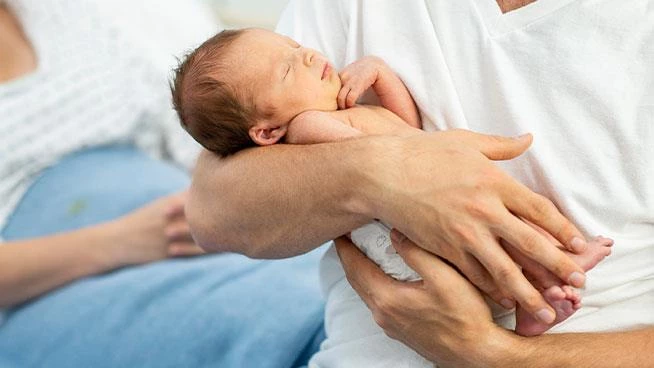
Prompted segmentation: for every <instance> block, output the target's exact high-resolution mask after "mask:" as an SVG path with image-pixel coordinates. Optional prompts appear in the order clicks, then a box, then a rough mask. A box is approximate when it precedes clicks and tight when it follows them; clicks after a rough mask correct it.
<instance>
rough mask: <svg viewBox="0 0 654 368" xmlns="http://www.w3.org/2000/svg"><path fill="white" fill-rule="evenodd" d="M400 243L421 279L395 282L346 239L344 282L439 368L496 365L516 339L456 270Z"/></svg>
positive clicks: (389, 330) (390, 331)
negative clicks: (446, 367) (348, 283)
mask: <svg viewBox="0 0 654 368" xmlns="http://www.w3.org/2000/svg"><path fill="white" fill-rule="evenodd" d="M398 234H399V233H397V232H396V231H395V230H394V231H393V233H392V235H394V238H397V235H398ZM399 240H400V241H399V242H398V241H397V239H393V245H394V246H395V247H396V249H397V251H398V253H399V254H400V255H401V256H402V258H404V260H405V261H406V263H407V264H408V265H409V266H410V267H411V268H413V269H414V270H415V271H416V272H418V274H420V276H422V278H423V280H421V281H417V282H402V281H397V280H395V279H393V278H391V277H390V276H388V275H386V274H384V273H383V271H381V269H379V267H377V265H375V264H374V263H373V262H372V261H371V260H370V259H368V258H367V257H366V256H365V255H364V254H363V253H361V252H360V251H359V250H358V249H357V248H356V247H355V246H354V245H353V244H352V243H351V242H350V240H348V239H347V238H345V237H341V238H339V239H337V240H336V250H337V251H338V255H339V257H340V258H341V262H342V264H343V268H344V269H345V273H346V275H347V279H348V281H349V282H350V284H351V285H352V287H353V288H354V289H355V290H356V291H357V293H358V294H359V295H360V296H361V298H362V299H363V301H364V302H365V303H366V305H368V308H370V310H371V311H372V314H373V316H374V319H375V321H376V322H377V323H378V324H379V325H380V326H381V327H382V329H384V332H385V333H386V334H387V335H388V336H390V337H391V338H394V339H397V340H400V341H402V342H403V343H405V344H406V345H408V346H409V347H411V348H412V349H414V350H415V351H417V352H418V353H419V354H420V355H422V356H424V357H425V358H427V359H428V360H430V361H433V362H435V363H438V364H439V366H441V365H442V366H464V367H476V366H489V365H494V364H496V363H500V361H501V359H499V356H500V355H501V354H499V353H498V352H500V351H506V349H510V347H511V344H513V343H514V342H515V341H514V340H515V339H516V338H517V337H516V336H515V335H513V334H512V333H511V332H509V331H506V330H503V329H502V328H500V327H498V326H496V325H495V324H494V323H493V321H492V318H491V314H490V310H489V308H488V306H487V305H486V303H485V302H484V300H483V298H482V297H481V294H480V293H479V291H478V290H477V289H476V288H475V287H474V286H472V284H470V283H469V282H468V281H467V280H466V279H465V278H463V277H462V276H461V275H460V274H459V273H458V272H457V271H455V270H454V269H453V268H452V267H450V266H449V265H447V264H446V263H445V262H443V261H442V260H441V259H440V258H439V257H437V256H435V255H433V254H431V253H429V252H427V251H425V250H423V249H422V248H419V247H417V246H416V245H415V244H414V243H413V242H411V241H410V240H409V239H406V238H405V237H403V236H401V239H399Z"/></svg>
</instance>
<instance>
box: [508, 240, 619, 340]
mask: <svg viewBox="0 0 654 368" xmlns="http://www.w3.org/2000/svg"><path fill="white" fill-rule="evenodd" d="M612 245H613V240H611V239H608V238H604V237H601V236H598V237H596V238H594V239H593V240H591V241H590V242H588V248H587V249H586V251H584V252H583V253H581V254H573V253H569V252H566V253H567V254H568V255H569V256H570V258H572V259H573V260H574V261H575V262H576V263H577V264H578V265H579V266H581V268H583V269H584V271H588V270H590V269H591V268H593V267H595V266H596V265H597V264H598V263H599V262H600V261H601V260H602V259H604V257H606V256H608V255H609V254H611V246H612ZM523 272H525V274H526V275H527V277H528V278H529V279H530V280H531V281H532V283H533V284H534V286H536V287H537V288H539V289H541V290H543V297H544V298H545V300H547V302H548V303H549V304H550V305H551V306H552V307H553V308H554V310H555V311H556V319H555V320H554V322H553V323H552V324H545V323H542V322H540V321H538V320H537V319H535V318H534V317H533V316H531V315H530V314H529V313H527V312H525V311H524V310H523V309H522V308H520V306H518V307H517V308H516V328H515V332H516V333H517V334H519V335H522V336H534V335H540V334H542V333H543V332H545V331H547V330H549V329H550V328H551V327H552V326H554V325H556V324H558V323H560V322H562V321H564V320H566V319H567V318H568V317H570V316H571V315H572V314H574V312H575V311H577V309H579V308H581V297H580V295H579V293H578V292H577V291H576V290H575V289H573V288H572V287H570V286H568V285H562V284H561V281H560V280H559V279H558V278H556V276H554V275H553V274H551V273H549V272H547V271H544V269H543V267H542V266H540V265H535V264H534V263H533V262H527V263H526V264H523Z"/></svg>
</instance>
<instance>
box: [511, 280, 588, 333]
mask: <svg viewBox="0 0 654 368" xmlns="http://www.w3.org/2000/svg"><path fill="white" fill-rule="evenodd" d="M543 297H544V298H545V300H546V301H547V302H548V303H549V304H550V305H551V306H552V308H554V310H555V311H556V319H555V320H554V322H553V323H551V324H547V323H543V322H541V321H539V320H537V319H536V318H534V317H533V316H532V315H531V314H529V313H527V312H526V311H525V310H524V309H522V308H520V306H518V308H516V314H515V318H516V326H515V332H516V333H517V334H518V335H522V336H536V335H540V334H542V333H543V332H545V331H547V330H549V329H550V328H552V326H554V325H556V324H557V323H560V322H562V321H564V320H566V319H567V318H568V317H570V316H571V315H573V314H574V313H575V312H576V311H577V309H579V308H581V296H580V295H579V293H578V292H577V291H576V290H575V289H573V288H572V287H570V286H568V285H564V286H552V287H550V288H549V289H547V290H545V291H544V292H543Z"/></svg>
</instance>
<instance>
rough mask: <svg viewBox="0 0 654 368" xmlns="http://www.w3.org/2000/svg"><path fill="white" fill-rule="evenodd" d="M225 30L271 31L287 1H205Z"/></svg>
mask: <svg viewBox="0 0 654 368" xmlns="http://www.w3.org/2000/svg"><path fill="white" fill-rule="evenodd" d="M205 1H207V3H208V4H209V5H210V6H211V7H212V8H213V9H214V10H215V13H216V16H217V17H218V19H219V20H220V22H222V24H223V25H225V27H227V28H242V27H252V26H256V27H262V28H268V29H273V28H274V27H275V24H277V20H278V19H279V16H280V14H281V12H282V10H283V9H284V7H285V6H286V4H287V3H288V0H205Z"/></svg>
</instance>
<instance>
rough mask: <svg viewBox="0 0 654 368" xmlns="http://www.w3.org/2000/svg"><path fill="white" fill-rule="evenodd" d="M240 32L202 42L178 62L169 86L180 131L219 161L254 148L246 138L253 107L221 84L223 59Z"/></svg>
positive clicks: (233, 89)
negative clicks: (251, 147)
mask: <svg viewBox="0 0 654 368" xmlns="http://www.w3.org/2000/svg"><path fill="white" fill-rule="evenodd" d="M243 32H244V30H224V31H222V32H220V33H218V34H216V35H215V36H213V37H211V38H210V39H208V40H206V41H205V42H204V43H203V44H202V45H200V46H199V47H198V48H197V49H195V50H193V51H192V52H190V53H189V54H187V55H186V57H185V58H184V59H183V61H181V62H180V64H179V66H178V67H177V68H176V69H175V70H174V74H175V75H174V77H173V81H171V83H170V89H171V92H172V96H173V106H174V107H175V110H176V111H177V114H178V115H179V119H180V121H181V124H182V127H183V128H184V129H185V130H186V131H187V132H188V133H189V134H190V135H191V136H192V137H193V138H194V139H195V140H196V141H197V142H198V143H200V144H201V145H202V146H203V147H204V148H206V149H208V150H209V151H212V152H215V153H217V154H218V155H220V156H223V157H224V156H227V155H230V154H233V153H236V152H237V151H239V150H241V149H244V148H247V147H250V146H254V145H255V144H254V142H253V141H252V140H251V138H250V136H249V134H248V130H249V128H250V127H251V126H252V125H253V124H254V119H255V118H256V112H255V109H254V106H253V104H247V103H244V99H245V97H244V94H243V91H237V90H236V89H235V88H234V87H233V86H230V85H228V84H227V83H225V81H224V76H225V74H226V73H229V71H228V69H227V65H226V63H225V58H224V55H225V54H227V53H228V52H229V46H230V45H231V44H232V43H233V42H234V41H235V40H236V39H237V38H238V37H239V36H241V35H242V34H243ZM232 67H233V66H232ZM248 106H249V107H248Z"/></svg>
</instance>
